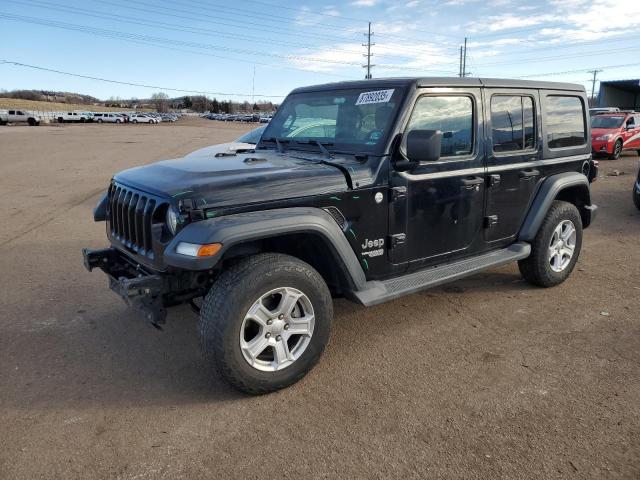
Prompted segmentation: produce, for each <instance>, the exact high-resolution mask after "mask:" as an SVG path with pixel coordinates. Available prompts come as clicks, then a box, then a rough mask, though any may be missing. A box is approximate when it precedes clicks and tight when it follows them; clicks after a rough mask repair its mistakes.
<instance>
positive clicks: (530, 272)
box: [518, 200, 582, 287]
mask: <svg viewBox="0 0 640 480" xmlns="http://www.w3.org/2000/svg"><path fill="white" fill-rule="evenodd" d="M564 220H571V222H573V225H574V226H575V229H576V245H575V249H574V252H573V256H572V257H571V261H570V262H569V264H568V265H567V266H566V268H565V269H564V270H563V271H561V272H555V271H553V270H552V268H551V265H550V264H549V244H550V242H551V237H552V236H553V232H554V230H555V229H556V227H557V226H558V225H559V224H560V223H561V222H562V221H564ZM581 247H582V219H581V217H580V212H578V209H577V208H576V206H575V205H573V204H572V203H569V202H564V201H560V200H555V201H554V202H553V203H552V204H551V207H550V208H549V211H548V212H547V215H546V216H545V218H544V220H543V221H542V225H540V228H539V229H538V233H537V234H536V237H535V239H534V240H533V242H532V245H531V255H529V256H528V257H527V258H525V259H524V260H520V261H518V267H519V269H520V273H521V274H522V276H523V277H524V279H525V280H526V281H527V282H529V283H531V284H533V285H537V286H539V287H554V286H556V285H559V284H560V283H562V282H564V281H565V280H566V279H567V278H568V277H569V275H571V272H572V271H573V268H574V267H575V265H576V262H577V261H578V257H579V256H580V249H581Z"/></svg>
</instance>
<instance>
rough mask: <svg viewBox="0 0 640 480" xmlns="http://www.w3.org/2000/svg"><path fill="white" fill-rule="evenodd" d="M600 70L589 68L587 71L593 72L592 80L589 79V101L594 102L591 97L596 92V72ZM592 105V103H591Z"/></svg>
mask: <svg viewBox="0 0 640 480" xmlns="http://www.w3.org/2000/svg"><path fill="white" fill-rule="evenodd" d="M600 72H602V70H601V69H597V68H596V69H594V70H589V73H593V80H591V102H595V99H594V98H593V96H594V95H595V93H596V78H597V76H598V73H600ZM594 104H595V103H594ZM591 106H593V105H591Z"/></svg>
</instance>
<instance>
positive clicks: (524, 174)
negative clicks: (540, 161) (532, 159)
mask: <svg viewBox="0 0 640 480" xmlns="http://www.w3.org/2000/svg"><path fill="white" fill-rule="evenodd" d="M539 176H540V170H536V169H535V168H528V169H526V170H520V179H521V180H531V179H532V178H533V177H539Z"/></svg>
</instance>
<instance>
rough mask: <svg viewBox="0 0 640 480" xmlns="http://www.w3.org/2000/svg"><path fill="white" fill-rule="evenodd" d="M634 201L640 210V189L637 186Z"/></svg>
mask: <svg viewBox="0 0 640 480" xmlns="http://www.w3.org/2000/svg"><path fill="white" fill-rule="evenodd" d="M633 203H634V204H635V206H636V208H637V209H638V210H640V190H636V187H635V186H634V187H633Z"/></svg>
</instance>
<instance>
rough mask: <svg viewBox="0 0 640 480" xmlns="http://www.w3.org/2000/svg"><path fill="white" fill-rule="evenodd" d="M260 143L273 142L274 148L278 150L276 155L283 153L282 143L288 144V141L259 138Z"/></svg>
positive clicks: (276, 138)
mask: <svg viewBox="0 0 640 480" xmlns="http://www.w3.org/2000/svg"><path fill="white" fill-rule="evenodd" d="M260 142H261V143H262V142H274V143H275V144H276V148H277V149H278V153H284V147H283V146H282V144H283V143H289V140H288V139H286V138H278V137H270V138H261V139H260Z"/></svg>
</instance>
